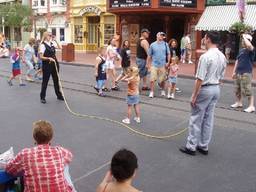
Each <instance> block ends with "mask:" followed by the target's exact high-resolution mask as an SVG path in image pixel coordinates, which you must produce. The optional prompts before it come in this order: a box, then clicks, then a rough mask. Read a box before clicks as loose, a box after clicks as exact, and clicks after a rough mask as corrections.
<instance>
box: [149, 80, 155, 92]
mask: <svg viewBox="0 0 256 192" xmlns="http://www.w3.org/2000/svg"><path fill="white" fill-rule="evenodd" d="M154 86H155V81H150V91H151V92H153V93H154Z"/></svg>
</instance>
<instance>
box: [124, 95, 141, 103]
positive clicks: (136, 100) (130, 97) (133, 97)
mask: <svg viewBox="0 0 256 192" xmlns="http://www.w3.org/2000/svg"><path fill="white" fill-rule="evenodd" d="M126 101H127V104H128V105H137V104H139V102H140V96H139V95H128V96H127V98H126Z"/></svg>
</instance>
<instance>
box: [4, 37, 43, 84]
mask: <svg viewBox="0 0 256 192" xmlns="http://www.w3.org/2000/svg"><path fill="white" fill-rule="evenodd" d="M35 43H36V41H35V40H34V38H31V39H30V40H29V43H28V44H27V45H26V46H25V47H24V49H22V48H20V47H17V48H16V49H15V51H14V53H13V54H12V55H11V57H10V62H11V64H12V74H11V76H10V77H9V79H8V81H7V82H8V84H9V85H10V86H12V85H13V83H12V80H14V79H15V78H16V77H17V78H18V79H19V85H20V86H25V85H26V84H25V83H23V81H22V77H21V64H22V63H24V64H25V65H26V66H27V67H28V70H27V73H26V80H27V81H34V80H33V77H34V78H37V79H39V80H41V79H42V78H41V76H42V69H41V68H42V62H41V61H40V59H39V58H38V55H37V53H36V46H35ZM37 49H38V48H37ZM37 52H38V51H37ZM35 64H37V65H38V66H37V70H35V68H36V66H35Z"/></svg>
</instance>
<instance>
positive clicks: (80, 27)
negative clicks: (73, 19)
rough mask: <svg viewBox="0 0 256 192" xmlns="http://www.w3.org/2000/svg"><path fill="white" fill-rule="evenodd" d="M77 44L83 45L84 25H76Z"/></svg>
mask: <svg viewBox="0 0 256 192" xmlns="http://www.w3.org/2000/svg"><path fill="white" fill-rule="evenodd" d="M74 28H75V30H74V32H75V34H74V36H75V43H83V25H75V26H74Z"/></svg>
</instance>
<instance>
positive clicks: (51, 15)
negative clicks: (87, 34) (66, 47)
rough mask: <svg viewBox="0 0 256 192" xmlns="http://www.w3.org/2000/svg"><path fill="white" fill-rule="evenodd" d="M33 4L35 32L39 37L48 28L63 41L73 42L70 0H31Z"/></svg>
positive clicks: (38, 37)
mask: <svg viewBox="0 0 256 192" xmlns="http://www.w3.org/2000/svg"><path fill="white" fill-rule="evenodd" d="M31 6H32V10H33V19H34V27H33V34H34V36H35V37H36V38H37V39H40V38H41V37H42V33H43V31H45V30H47V31H50V32H52V34H53V35H54V36H56V39H57V40H58V41H60V42H61V43H69V42H71V40H70V1H67V0H31Z"/></svg>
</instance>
